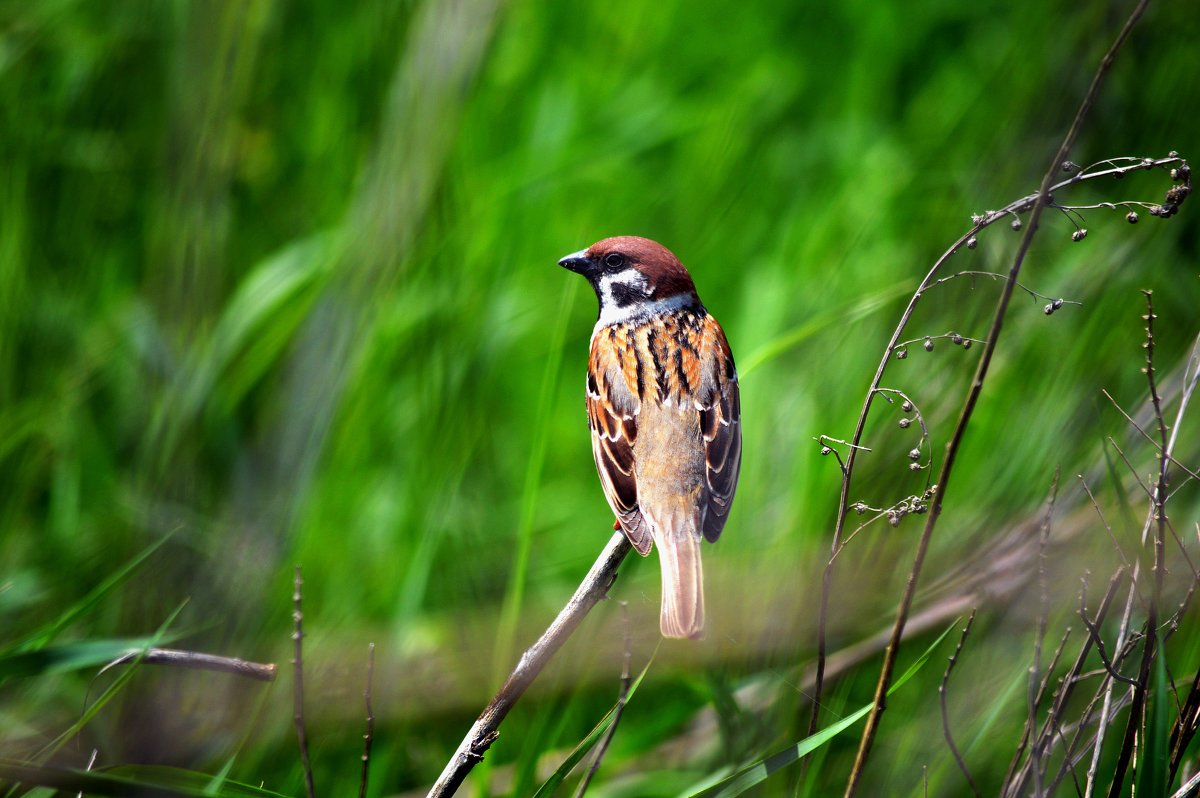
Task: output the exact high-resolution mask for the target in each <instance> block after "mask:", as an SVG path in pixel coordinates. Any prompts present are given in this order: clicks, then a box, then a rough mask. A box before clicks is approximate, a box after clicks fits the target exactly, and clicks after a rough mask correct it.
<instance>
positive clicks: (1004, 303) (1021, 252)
mask: <svg viewBox="0 0 1200 798" xmlns="http://www.w3.org/2000/svg"><path fill="white" fill-rule="evenodd" d="M1147 5H1149V0H1140V2H1139V3H1138V4H1137V6H1136V7H1135V8H1134V10H1133V12H1132V13H1131V14H1130V16H1129V19H1127V20H1126V21H1125V25H1124V27H1122V29H1121V32H1120V33H1119V34H1118V35H1117V39H1116V41H1114V42H1113V44H1112V46H1111V47H1110V48H1109V50H1108V52H1107V53H1106V54H1105V56H1104V59H1103V60H1102V61H1101V62H1100V66H1099V67H1098V68H1097V70H1096V74H1095V76H1094V77H1093V78H1092V83H1091V85H1090V86H1089V87H1088V91H1087V94H1086V95H1085V96H1084V99H1083V102H1082V103H1081V104H1080V106H1079V110H1078V111H1077V112H1076V114H1075V119H1074V121H1073V122H1072V123H1071V128H1070V130H1069V131H1067V134H1066V136H1065V137H1064V138H1063V141H1062V144H1061V145H1059V148H1058V152H1057V153H1056V154H1055V156H1054V159H1053V161H1051V164H1050V167H1049V169H1047V171H1046V174H1045V176H1044V177H1043V178H1042V185H1041V188H1040V189H1039V190H1038V192H1037V194H1036V195H1035V196H1034V198H1033V203H1032V207H1031V210H1030V218H1029V225H1028V227H1027V228H1026V230H1025V233H1024V235H1023V236H1022V238H1021V244H1020V246H1019V247H1018V249H1017V254H1016V256H1015V257H1014V258H1013V264H1012V267H1011V268H1010V269H1009V273H1008V276H1009V279H1008V281H1007V282H1005V284H1004V288H1003V289H1002V291H1001V295H1000V299H999V301H998V302H997V305H996V312H995V315H994V316H993V317H992V325H991V329H990V330H989V332H988V335H987V343H986V344H985V345H984V346H983V352H982V353H981V354H980V358H979V365H978V367H977V368H976V371H975V378H974V379H973V380H972V381H971V388H970V390H969V391H968V393H967V397H966V401H965V403H964V404H963V409H962V412H961V414H960V415H959V419H958V423H957V424H956V425H955V427H954V432H953V434H952V435H951V438H950V442H949V443H948V444H947V446H946V458H945V460H944V461H943V463H942V468H941V473H940V474H939V476H938V479H937V481H936V482H937V485H938V491H937V493H936V494H935V495H934V499H933V501H932V503H931V504H930V508H929V514H928V516H927V517H926V521H925V529H924V530H923V531H922V533H921V539H920V541H919V543H918V545H917V553H916V555H915V557H914V558H913V565H912V569H911V570H910V571H909V576H908V582H907V584H906V586H905V589H904V595H903V597H902V598H901V601H900V607H899V608H898V610H897V612H896V622H895V625H894V627H893V630H892V637H891V640H890V642H889V643H888V647H887V650H886V652H885V653H884V659H883V666H882V667H881V668H880V673H879V681H878V683H877V684H876V687H875V701H874V705H873V706H872V708H871V713H870V715H868V716H867V723H866V726H865V727H864V729H863V734H862V738H861V739H860V741H859V747H858V753H857V755H856V756H855V760H854V766H853V768H852V769H851V771H850V777H849V780H848V781H847V784H846V796H847V798H849V797H850V796H853V795H854V794H855V793H856V792H857V790H858V786H859V784H860V782H861V779H862V774H863V771H864V769H865V768H866V763H867V760H868V758H869V757H870V753H871V747H872V744H873V743H874V740H875V735H876V733H877V732H878V730H879V723H880V720H881V718H882V716H883V712H884V710H885V709H886V696H887V691H888V688H889V687H890V686H891V681H892V673H893V671H894V669H895V666H896V656H897V654H898V653H899V649H900V642H901V638H902V636H903V634H904V625H905V623H907V621H908V613H909V610H910V608H911V606H912V601H913V598H914V596H915V595H916V588H917V583H918V581H919V579H920V575H921V569H922V566H923V565H924V562H925V555H926V553H927V552H928V550H929V542H930V540H931V539H932V537H933V530H934V528H935V527H936V526H937V520H938V518H939V516H940V515H941V511H942V505H943V502H944V499H945V496H946V488H947V485H948V483H949V479H950V475H951V474H952V473H953V470H954V462H955V459H956V457H957V455H958V451H959V447H960V446H961V443H962V439H963V435H964V434H965V432H966V428H967V425H968V423H969V422H970V420H971V416H972V415H973V413H974V410H975V405H976V403H977V402H978V401H979V396H980V394H981V392H982V389H983V383H984V380H985V378H986V377H987V373H988V368H989V366H990V365H991V361H992V356H993V355H994V354H995V351H996V344H997V342H998V341H999V338H1000V332H1001V330H1002V329H1003V326H1004V317H1005V315H1006V313H1007V311H1008V305H1009V302H1010V301H1011V299H1012V295H1013V291H1014V289H1015V288H1016V281H1017V277H1018V276H1019V275H1020V272H1021V267H1022V265H1023V264H1024V262H1025V256H1026V254H1027V253H1028V252H1029V247H1030V245H1031V244H1032V243H1033V236H1034V234H1035V233H1036V231H1037V227H1038V222H1039V220H1040V219H1041V215H1042V211H1043V210H1044V209H1045V207H1046V205H1047V203H1049V202H1050V194H1051V191H1052V190H1053V189H1052V185H1051V184H1052V181H1053V180H1054V175H1055V174H1056V173H1057V171H1058V169H1059V168H1060V167H1061V165H1062V163H1063V162H1064V161H1065V160H1066V157H1067V153H1068V152H1069V151H1070V149H1071V147H1072V146H1073V145H1074V143H1075V139H1076V137H1077V136H1078V135H1079V131H1080V130H1081V129H1082V127H1083V120H1084V119H1085V118H1086V117H1087V115H1088V112H1089V111H1090V110H1091V107H1092V104H1093V103H1094V102H1095V99H1096V96H1097V95H1098V93H1099V90H1100V84H1101V83H1103V81H1104V78H1105V76H1106V75H1107V74H1108V71H1109V69H1110V68H1111V67H1112V63H1113V61H1114V59H1115V58H1116V54H1117V52H1119V51H1120V49H1121V47H1122V45H1123V44H1124V43H1125V39H1126V38H1127V37H1128V36H1129V33H1130V31H1131V30H1132V29H1133V26H1134V25H1135V24H1136V23H1137V21H1138V19H1140V18H1141V16H1142V13H1143V12H1144V11H1145V10H1146V6H1147ZM1076 177H1079V176H1078V175H1077V176H1076ZM1002 215H1003V214H1002ZM939 262H940V261H939ZM914 300H915V297H914ZM913 305H915V301H914V303H913ZM913 305H910V307H912V306H913ZM899 331H900V330H899V328H898V329H897V333H899ZM898 338H899V335H898V334H897V335H896V336H895V337H894V338H893V341H892V344H893V345H894V343H895V341H896V340H898ZM888 351H890V347H889V350H888ZM885 365H886V360H885V361H884V363H883V366H885ZM880 376H882V366H881V369H880ZM877 385H878V383H876V384H875V385H873V386H872V388H875V387H877ZM863 420H864V421H865V413H864V418H863ZM860 430H861V428H860ZM858 434H861V432H859V433H858ZM855 442H856V443H857V442H858V441H857V439H856V440H855ZM853 452H854V450H853V449H851V453H852V454H853ZM848 465H849V463H848ZM844 490H845V489H843V492H844ZM843 504H844V502H843ZM843 514H844V509H843V512H840V513H839V518H841V517H842V515H843ZM839 526H840V524H839ZM822 609H824V602H823V606H822ZM814 706H815V704H814ZM814 714H815V713H814Z"/></svg>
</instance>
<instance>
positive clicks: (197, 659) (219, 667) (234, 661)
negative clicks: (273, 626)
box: [100, 648, 278, 682]
mask: <svg viewBox="0 0 1200 798" xmlns="http://www.w3.org/2000/svg"><path fill="white" fill-rule="evenodd" d="M139 657H140V659H139ZM135 661H136V662H137V663H138V664H140V665H168V666H173V667H177V668H190V669H192V670H198V671H216V672H218V673H231V674H233V675H234V676H244V677H246V678H247V679H255V680H257V681H260V682H273V681H275V672H276V671H277V670H278V668H277V666H276V665H275V663H273V662H248V661H246V660H244V659H238V658H237V657H219V656H217V655H216V654H203V653H201V652H199V651H180V650H178V649H173V648H150V649H146V650H145V651H143V650H142V649H140V648H137V649H134V648H131V649H129V650H128V651H126V652H125V653H124V654H122V655H121V656H119V657H117V658H116V659H114V660H113V661H112V662H110V663H108V664H107V665H105V666H104V668H103V670H101V671H100V672H101V673H103V672H104V671H106V670H108V669H109V668H111V667H113V666H115V665H128V664H129V663H131V662H135Z"/></svg>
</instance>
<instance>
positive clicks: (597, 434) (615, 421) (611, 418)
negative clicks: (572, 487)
mask: <svg viewBox="0 0 1200 798" xmlns="http://www.w3.org/2000/svg"><path fill="white" fill-rule="evenodd" d="M608 388H609V386H608V385H607V384H605V385H604V389H605V390H604V391H603V392H602V390H601V388H600V387H599V386H597V384H596V380H595V378H594V376H593V374H592V373H591V372H589V374H588V382H587V411H588V427H589V428H590V429H591V431H592V455H593V457H595V459H596V471H597V473H599V475H600V484H601V486H602V487H603V488H604V497H605V498H606V499H608V505H609V507H611V508H612V511H613V513H614V514H615V515H616V516H617V521H618V522H619V523H620V525H621V529H623V530H624V532H625V535H626V537H628V538H629V542H630V543H631V544H633V547H634V548H635V549H636V550H637V552H638V554H641V555H642V556H643V557H644V556H646V555H647V554H649V553H650V549H651V548H652V547H653V545H654V541H653V539H652V538H651V536H650V530H649V528H648V527H647V526H646V522H645V519H644V518H642V514H641V511H640V510H639V509H638V502H637V475H636V473H635V471H634V459H633V444H634V441H636V440H637V418H636V416H634V415H633V414H632V413H620V414H618V413H617V412H616V411H615V410H614V408H613V405H612V403H611V401H610V397H609V396H608V390H607V389H608Z"/></svg>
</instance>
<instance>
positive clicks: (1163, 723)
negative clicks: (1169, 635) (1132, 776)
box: [1137, 638, 1171, 795]
mask: <svg viewBox="0 0 1200 798" xmlns="http://www.w3.org/2000/svg"><path fill="white" fill-rule="evenodd" d="M1155 649H1156V652H1157V653H1156V655H1155V657H1154V678H1153V680H1152V684H1153V687H1152V688H1151V692H1150V717H1149V718H1148V719H1147V720H1146V742H1145V745H1144V746H1143V747H1142V750H1141V751H1139V752H1138V760H1137V785H1138V786H1137V794H1138V795H1166V794H1167V774H1168V773H1169V772H1170V749H1169V743H1168V738H1169V737H1170V734H1171V683H1170V680H1169V679H1168V678H1167V664H1166V661H1165V659H1164V651H1163V648H1162V641H1161V638H1160V639H1159V640H1156V641H1155Z"/></svg>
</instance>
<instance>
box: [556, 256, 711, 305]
mask: <svg viewBox="0 0 1200 798" xmlns="http://www.w3.org/2000/svg"><path fill="white" fill-rule="evenodd" d="M558 265H559V266H562V267H563V268H566V269H570V270H571V271H573V272H577V273H578V274H582V275H583V276H584V277H586V278H587V281H588V282H589V283H591V285H592V288H593V289H594V290H595V292H596V297H597V299H599V300H600V319H599V321H598V322H597V325H598V326H607V325H609V324H617V323H621V322H626V321H631V320H634V319H639V318H649V317H651V316H655V315H658V314H659V313H670V312H673V311H676V310H680V309H682V308H700V307H701V305H700V300H699V298H698V297H697V296H696V286H695V284H693V283H692V276H691V275H690V274H688V270H687V269H686V268H684V265H683V264H682V263H680V262H679V258H677V257H675V254H674V253H672V252H671V250H669V249H667V248H666V247H664V246H663V245H662V244H659V243H658V242H657V241H651V240H650V239H648V238H639V237H637V236H617V237H615V238H605V239H603V240H602V241H597V242H596V243H595V244H592V245H591V246H590V247H588V248H587V249H584V250H580V251H579V252H573V253H571V254H570V255H567V256H566V257H565V258H562V259H561V260H559V262H558Z"/></svg>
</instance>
